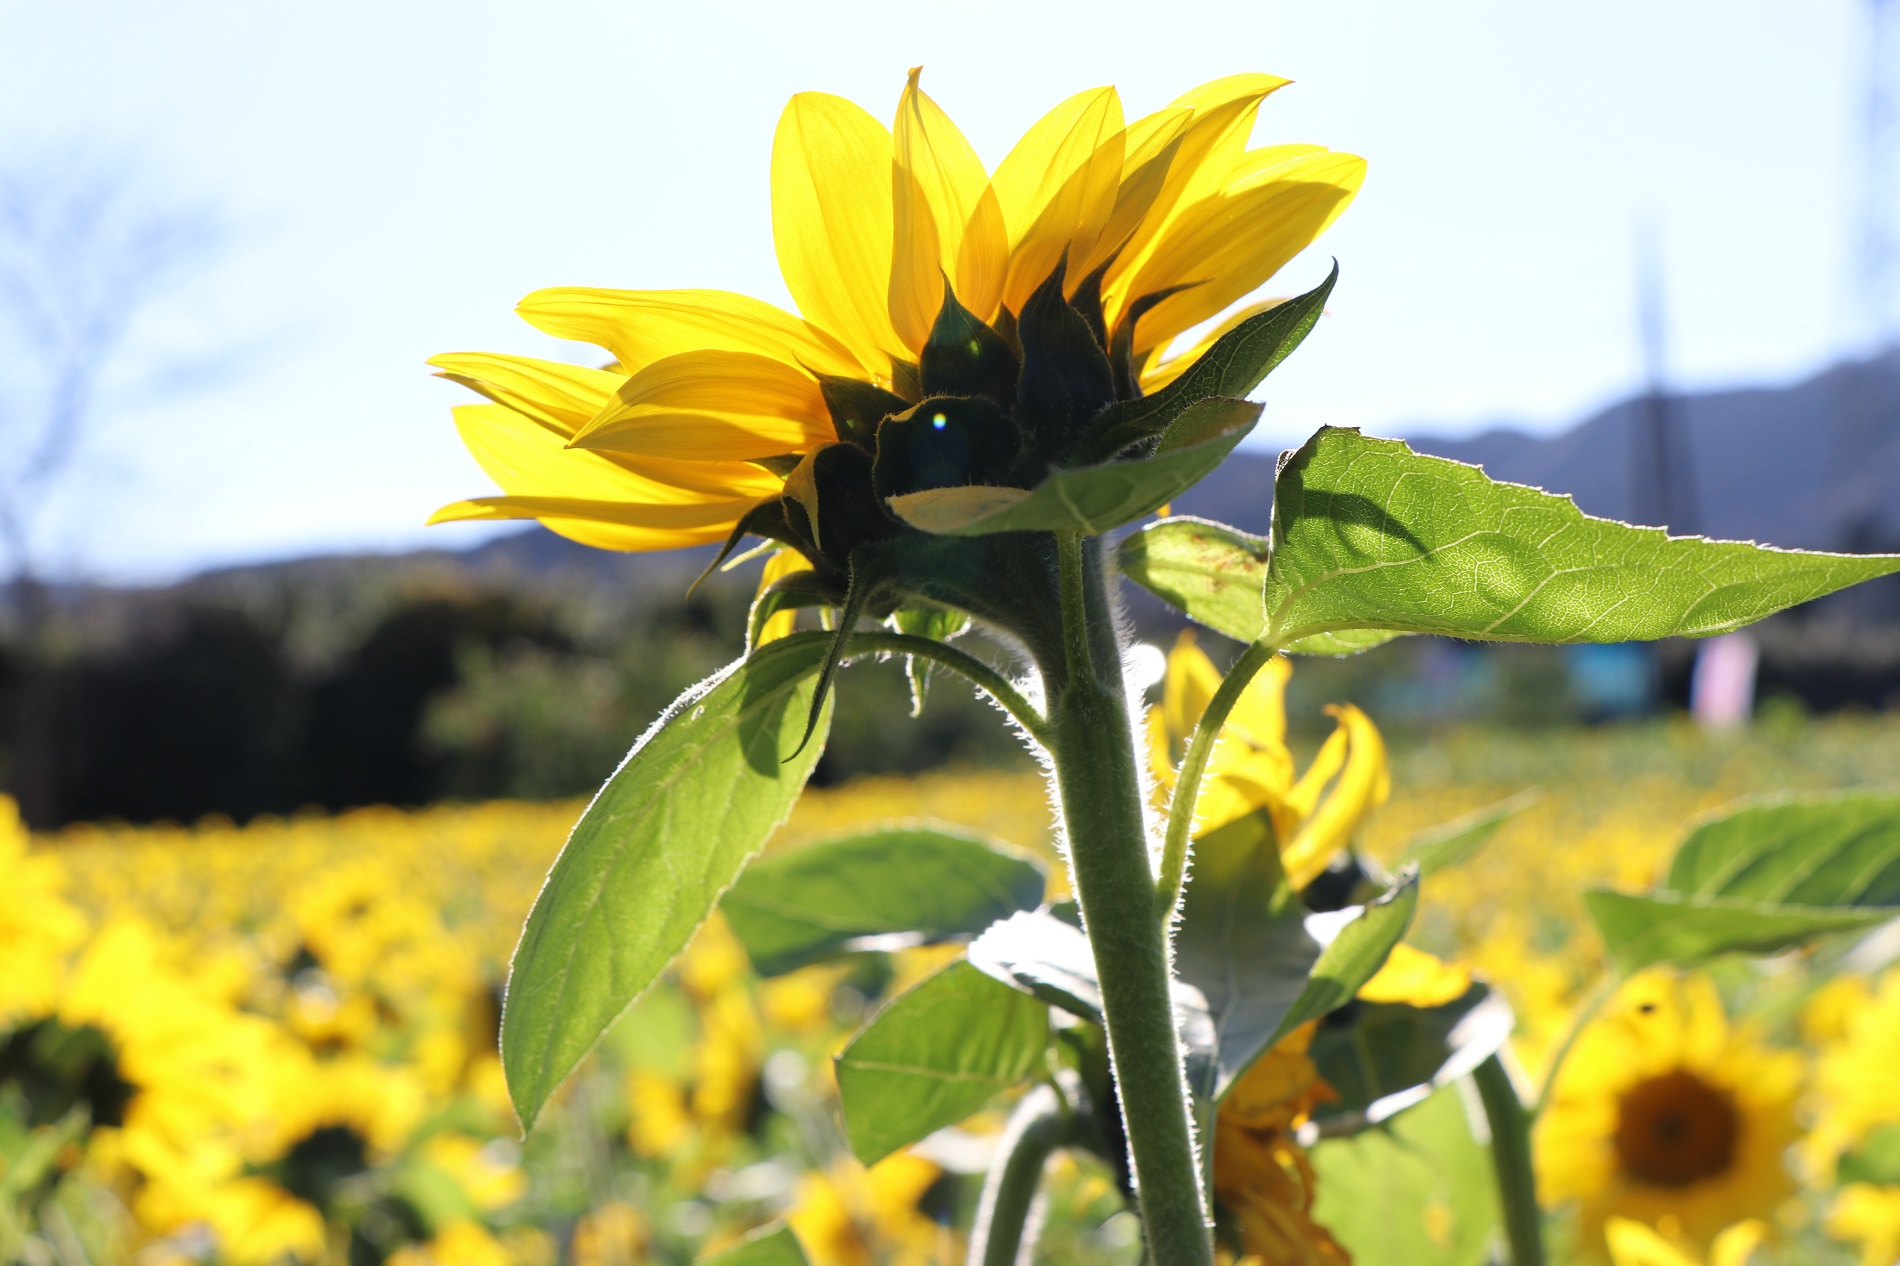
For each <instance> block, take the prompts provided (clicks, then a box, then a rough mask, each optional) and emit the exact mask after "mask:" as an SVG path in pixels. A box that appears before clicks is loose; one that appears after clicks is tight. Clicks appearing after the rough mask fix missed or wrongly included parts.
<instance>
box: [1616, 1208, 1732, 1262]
mask: <svg viewBox="0 0 1900 1266" xmlns="http://www.w3.org/2000/svg"><path fill="white" fill-rule="evenodd" d="M1603 1233H1604V1238H1605V1239H1606V1241H1607V1242H1608V1244H1609V1249H1610V1260H1611V1261H1612V1262H1614V1263H1615V1264H1616V1266H1747V1264H1748V1260H1749V1258H1751V1257H1752V1256H1754V1253H1755V1250H1756V1248H1758V1247H1760V1245H1761V1242H1762V1241H1763V1240H1764V1239H1766V1238H1767V1235H1768V1228H1767V1226H1766V1225H1765V1224H1763V1223H1761V1222H1758V1221H1754V1220H1752V1219H1751V1220H1750V1221H1747V1222H1737V1223H1736V1224H1735V1225H1734V1226H1731V1227H1725V1228H1723V1230H1722V1232H1721V1233H1720V1234H1718V1235H1717V1236H1716V1237H1715V1242H1714V1243H1713V1244H1712V1245H1710V1246H1709V1255H1708V1258H1707V1259H1706V1264H1705V1260H1704V1259H1703V1258H1702V1257H1701V1256H1699V1255H1694V1254H1691V1253H1689V1252H1687V1251H1685V1250H1684V1249H1683V1248H1682V1247H1681V1246H1680V1245H1679V1244H1677V1243H1676V1242H1675V1241H1674V1240H1671V1239H1669V1238H1667V1237H1665V1236H1663V1235H1661V1234H1659V1233H1658V1232H1656V1231H1654V1230H1652V1229H1650V1228H1649V1227H1647V1226H1644V1225H1643V1224H1642V1223H1641V1222H1632V1221H1630V1220H1629V1219H1628V1218H1611V1219H1610V1220H1609V1221H1608V1222H1606V1223H1605V1224H1604V1227H1603Z"/></svg>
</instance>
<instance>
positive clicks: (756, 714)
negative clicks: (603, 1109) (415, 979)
mask: <svg viewBox="0 0 1900 1266" xmlns="http://www.w3.org/2000/svg"><path fill="white" fill-rule="evenodd" d="M828 640H829V639H828V638H827V637H826V636H825V635H824V634H822V633H807V634H798V635H795V636H793V637H788V638H784V639H782V640H780V641H777V642H774V643H772V644H771V645H769V646H766V647H764V648H763V649H761V650H759V651H757V652H755V653H754V654H753V655H751V656H750V657H749V658H746V659H742V660H739V661H738V662H736V663H734V664H732V665H730V666H728V667H727V668H726V669H724V670H723V671H721V672H719V673H717V674H715V675H713V676H712V677H709V678H707V679H706V680H705V681H703V682H701V683H700V684H699V685H697V686H695V687H693V688H692V689H691V690H688V691H687V692H686V693H685V694H683V695H681V696H680V698H679V699H678V700H677V701H676V702H675V703H674V704H673V705H672V706H671V707H670V708H668V709H667V710H666V712H665V713H663V714H662V715H661V717H660V719H659V720H658V721H656V722H655V723H654V725H653V728H651V729H650V730H648V731H647V732H646V734H645V735H644V736H643V737H642V738H641V739H640V741H639V742H638V743H637V744H635V745H634V748H633V751H632V752H630V753H629V754H628V756H627V759H626V760H625V761H623V762H622V763H621V766H620V768H619V769H618V770H616V771H615V772H614V775H613V777H611V778H609V779H608V780H607V784H606V785H605V786H604V787H602V788H601V790H600V793H599V794H598V795H597V796H595V797H594V801H593V803H592V804H590V805H588V806H587V811H586V812H585V813H583V814H582V815H581V820H580V821H579V822H578V823H576V824H575V826H574V830H573V833H572V834H571V835H569V836H568V840H567V845H566V847H564V848H563V849H562V850H561V855H560V857H559V858H557V859H556V860H555V863H554V868H553V869H552V870H551V871H549V872H548V878H547V882H546V884H545V885H544V886H543V887H542V889H541V894H540V896H539V897H537V898H536V900H535V903H534V909H533V910H531V911H530V912H529V914H528V921H527V924H526V926H525V927H523V928H522V932H521V943H520V945H519V946H517V947H516V949H515V957H514V965H513V969H512V971H511V973H510V975H509V980H508V996H507V1001H506V1005H505V1006H504V1008H503V1012H502V1024H501V1052H502V1066H503V1068H504V1070H505V1071H506V1073H507V1079H508V1091H509V1094H510V1095H511V1096H512V1097H513V1099H514V1103H515V1110H516V1111H517V1112H518V1113H520V1115H521V1120H522V1123H523V1124H524V1126H526V1127H528V1128H532V1127H533V1125H534V1122H535V1118H536V1117H538V1116H539V1115H540V1113H541V1108H542V1106H543V1105H544V1104H545V1103H546V1102H547V1099H548V1096H549V1095H551V1094H553V1093H554V1090H555V1088H556V1087H557V1086H559V1085H560V1083H561V1082H562V1081H563V1080H564V1079H565V1078H566V1077H567V1075H568V1074H569V1073H570V1072H572V1071H573V1070H574V1067H575V1065H577V1064H579V1063H580V1061H581V1060H582V1058H584V1057H585V1056H586V1055H587V1053H588V1052H589V1051H590V1050H592V1049H593V1048H594V1044H595V1043H596V1042H597V1041H598V1040H599V1038H600V1035H601V1034H602V1033H603V1032H605V1031H606V1029H607V1027H608V1026H609V1025H611V1024H612V1023H613V1022H614V1020H615V1018H616V1017H617V1016H619V1015H620V1014H621V1013H622V1012H623V1011H625V1010H626V1009H627V1007H628V1006H629V1005H631V1004H632V1002H633V1001H634V999H636V998H637V997H639V996H640V994H641V992H642V991H644V990H645V989H646V987H647V986H648V985H650V984H652V983H653V981H654V979H655V978H656V977H658V976H659V974H660V973H661V972H662V971H664V970H665V969H666V965H667V964H668V963H670V962H671V961H672V960H673V957H674V956H675V955H676V954H678V953H679V952H680V950H681V949H682V948H684V947H685V945H686V942H687V941H688V940H690V939H691V938H692V935H693V932H694V931H695V930H696V929H697V928H698V927H699V925H700V924H701V923H702V922H704V921H705V918H706V916H707V914H709V913H710V912H711V911H712V908H713V905H714V904H715V903H716V902H717V901H718V900H719V894H720V893H721V892H722V891H724V889H725V888H726V887H727V885H729V884H731V883H732V881H733V880H734V878H736V877H737V876H738V874H739V871H740V869H741V868H742V867H743V866H744V865H745V863H746V862H747V860H748V859H750V858H751V856H752V855H753V854H754V853H756V852H757V851H758V849H759V847H760V846H761V845H762V844H764V843H765V840H766V837H767V836H769V835H770V834H771V833H772V831H773V829H774V828H775V827H777V826H778V824H779V823H780V822H782V821H783V820H784V819H785V815H786V814H787V813H788V812H789V811H790V810H791V807H792V802H793V801H794V800H796V799H797V798H798V793H799V791H800V789H801V788H803V787H804V785H805V779H806V778H807V777H808V776H809V775H810V774H811V770H812V766H813V765H815V764H816V763H817V761H818V756H819V753H820V752H821V751H823V749H824V744H823V742H822V741H820V742H816V743H810V744H807V745H806V746H805V748H804V750H803V753H802V754H801V755H799V756H798V757H797V758H796V759H793V760H789V761H788V760H787V759H786V758H787V756H788V755H789V754H790V753H791V752H792V751H793V750H794V749H795V748H797V747H798V744H799V739H800V735H801V734H802V733H803V732H804V729H805V720H806V713H807V711H808V709H809V707H810V703H811V698H812V688H813V684H814V680H815V678H816V676H817V674H818V669H819V665H820V664H821V663H822V662H823V661H824V657H825V646H826V643H827V641H828ZM828 723H829V711H827V713H826V714H825V717H824V718H823V724H828ZM822 728H823V725H821V730H822ZM819 737H820V738H821V739H822V734H821V735H820V736H819Z"/></svg>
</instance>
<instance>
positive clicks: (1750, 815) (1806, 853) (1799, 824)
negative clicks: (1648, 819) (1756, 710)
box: [1661, 792, 1900, 914]
mask: <svg viewBox="0 0 1900 1266" xmlns="http://www.w3.org/2000/svg"><path fill="white" fill-rule="evenodd" d="M1661 887H1662V888H1663V889H1664V890H1665V891H1668V892H1680V893H1683V894H1698V895H1709V896H1724V897H1753V898H1754V899H1756V900H1758V901H1772V902H1777V903H1788V904H1793V905H1808V906H1843V905H1854V906H1900V795H1894V794H1892V793H1891V792H1847V793H1844V794H1836V795H1825V796H1802V797H1785V798H1781V799H1777V800H1771V801H1765V802H1761V803H1757V804H1752V805H1748V806H1747V807H1745V808H1742V809H1739V810H1736V811H1735V812H1733V813H1728V814H1724V815H1722V816H1721V817H1717V818H1714V819H1711V820H1710V821H1707V822H1704V823H1703V824H1702V825H1700V826H1698V827H1697V828H1696V829H1695V830H1693V831H1691V832H1690V833H1689V837H1688V838H1687V839H1685V840H1683V842H1682V844H1681V845H1680V846H1679V847H1678V848H1677V849H1676V856H1675V860H1674V861H1672V862H1671V863H1670V865H1669V877H1668V879H1666V880H1664V881H1663V883H1662V885H1661ZM1892 913H1894V914H1900V910H1894V911H1892Z"/></svg>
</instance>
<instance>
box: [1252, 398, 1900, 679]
mask: <svg viewBox="0 0 1900 1266" xmlns="http://www.w3.org/2000/svg"><path fill="white" fill-rule="evenodd" d="M1272 543H1273V554H1272V559H1271V561H1270V563H1269V565H1268V568H1267V580H1266V585H1265V589H1264V599H1265V609H1266V620H1267V632H1266V635H1267V636H1268V637H1270V638H1273V639H1275V640H1278V641H1284V642H1287V643H1292V642H1297V641H1299V640H1300V639H1304V638H1309V637H1314V636H1317V635H1323V634H1328V633H1333V632H1336V631H1341V630H1360V629H1378V630H1385V631H1389V632H1402V633H1443V634H1449V635H1451V636H1455V637H1465V638H1480V639H1487V640H1492V641H1517V642H1626V641H1636V640H1648V639H1653V638H1661V637H1676V636H1680V637H1707V636H1709V635H1711V634H1715V633H1725V632H1728V631H1729V630H1731V629H1737V628H1740V627H1742V626H1743V625H1745V624H1750V623H1752V622H1754V621H1756V620H1759V619H1761V618H1762V617H1763V616H1766V615H1769V614H1772V613H1773V612H1776V611H1779V610H1782V609H1783V608H1785V607H1791V606H1794V605H1795V604H1797V603H1801V602H1806V601H1808V600H1809V599H1811V598H1818V597H1820V596H1822V595H1823V594H1827V593H1832V592H1834V591H1835V590H1837V589H1841V588H1845V587H1846V586H1848V585H1852V584H1856V583H1858V582H1860V581H1863V580H1869V579H1872V578H1873V577H1876V576H1884V575H1887V574H1888V573H1890V572H1893V571H1896V570H1900V556H1897V555H1890V554H1876V555H1854V554H1822V553H1807V552H1803V551H1797V550H1780V549H1773V548H1770V547H1767V546H1762V545H1753V544H1749V543H1747V542H1742V541H1712V540H1705V539H1704V538H1702V537H1672V536H1670V535H1668V534H1667V533H1666V532H1664V531H1663V530H1662V529H1660V528H1642V527H1631V526H1630V525H1628V524H1624V523H1616V522H1612V521H1611V520H1608V519H1597V518H1592V517H1590V516H1589V515H1586V514H1584V513H1583V512H1582V511H1581V510H1579V509H1577V507H1576V504H1575V503H1574V502H1572V501H1571V500H1570V498H1568V497H1559V496H1554V495H1552V494H1550V493H1547V492H1543V491H1541V490H1539V489H1536V488H1527V487H1524V486H1522V485H1520V484H1508V483H1499V482H1497V481H1496V480H1493V479H1491V478H1489V477H1488V476H1486V475H1485V473H1484V472H1483V471H1482V470H1480V469H1478V468H1477V467H1476V466H1467V465H1465V464H1463V463H1462V462H1455V461H1449V460H1447V459H1445V458H1440V457H1425V456H1422V455H1420V454H1417V453H1414V452H1412V450H1411V449H1410V448H1408V447H1406V445H1405V444H1403V443H1401V442H1400V441H1398V440H1381V439H1373V438H1372V437H1370V436H1365V435H1361V434H1360V433H1359V432H1357V431H1355V430H1345V429H1341V428H1337V427H1326V428H1324V429H1322V430H1320V431H1319V432H1318V433H1317V434H1316V435H1314V436H1313V438H1312V439H1310V440H1308V441H1307V442H1306V444H1305V445H1304V446H1303V447H1301V448H1300V450H1299V451H1298V452H1296V453H1293V454H1291V455H1290V456H1288V457H1287V458H1285V459H1283V461H1282V464H1281V468H1280V473H1279V476H1278V478H1277V479H1276V481H1275V485H1274V498H1273V534H1272Z"/></svg>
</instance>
